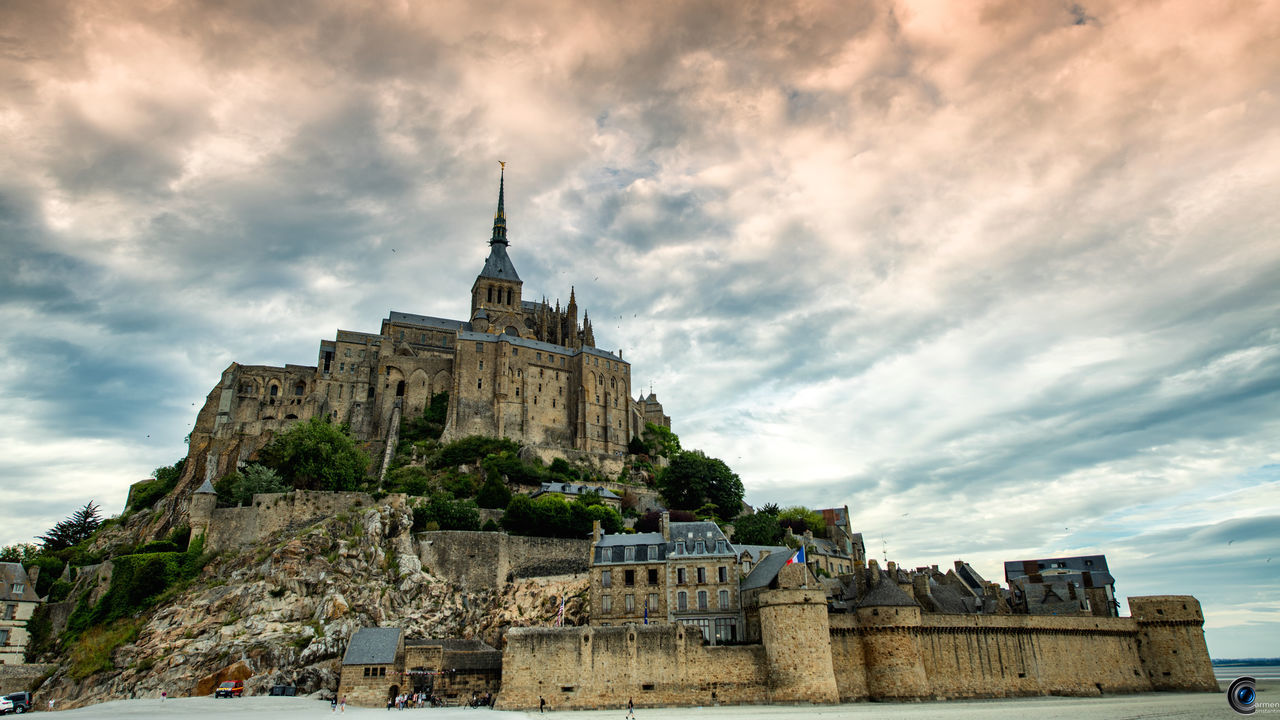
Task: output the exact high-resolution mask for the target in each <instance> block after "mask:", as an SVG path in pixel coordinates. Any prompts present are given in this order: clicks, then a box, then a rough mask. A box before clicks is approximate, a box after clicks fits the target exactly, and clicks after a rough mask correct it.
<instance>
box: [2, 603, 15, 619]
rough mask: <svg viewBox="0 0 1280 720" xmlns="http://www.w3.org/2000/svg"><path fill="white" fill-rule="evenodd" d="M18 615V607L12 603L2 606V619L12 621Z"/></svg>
mask: <svg viewBox="0 0 1280 720" xmlns="http://www.w3.org/2000/svg"><path fill="white" fill-rule="evenodd" d="M17 613H18V606H17V605H14V604H12V603H10V604H8V605H5V606H4V619H5V620H12V619H13V616H14V615H16V614H17Z"/></svg>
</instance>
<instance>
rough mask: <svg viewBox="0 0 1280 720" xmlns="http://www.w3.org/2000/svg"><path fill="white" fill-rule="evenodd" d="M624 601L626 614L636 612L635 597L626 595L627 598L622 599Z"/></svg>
mask: <svg viewBox="0 0 1280 720" xmlns="http://www.w3.org/2000/svg"><path fill="white" fill-rule="evenodd" d="M624 600H626V606H627V612H629V613H633V612H635V611H636V596H635V595H628V596H626V597H625V598H624Z"/></svg>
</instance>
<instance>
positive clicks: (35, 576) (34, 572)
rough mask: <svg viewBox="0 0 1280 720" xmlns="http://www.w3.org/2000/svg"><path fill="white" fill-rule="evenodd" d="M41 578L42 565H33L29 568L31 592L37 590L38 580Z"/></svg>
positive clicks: (28, 579)
mask: <svg viewBox="0 0 1280 720" xmlns="http://www.w3.org/2000/svg"><path fill="white" fill-rule="evenodd" d="M39 579H40V566H39V565H32V566H31V567H29V568H27V581H28V582H30V583H31V592H35V591H36V581H37V580H39Z"/></svg>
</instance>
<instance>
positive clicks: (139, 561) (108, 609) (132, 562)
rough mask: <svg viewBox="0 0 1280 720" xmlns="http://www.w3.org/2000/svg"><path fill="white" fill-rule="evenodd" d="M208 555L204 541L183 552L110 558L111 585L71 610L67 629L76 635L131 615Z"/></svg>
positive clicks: (200, 564) (199, 565) (193, 573)
mask: <svg viewBox="0 0 1280 720" xmlns="http://www.w3.org/2000/svg"><path fill="white" fill-rule="evenodd" d="M207 560H208V557H207V556H206V555H205V554H204V543H203V542H201V541H199V540H197V541H196V542H194V543H191V546H190V547H189V548H188V549H187V551H186V552H181V553H180V552H155V553H142V554H136V555H119V556H117V557H115V558H112V565H113V569H112V572H111V585H110V586H108V588H107V592H106V593H104V594H103V595H102V597H101V599H99V600H98V602H97V604H95V605H94V606H93V607H89V606H88V604H87V602H86V601H85V600H81V602H80V604H79V605H78V606H77V607H76V609H75V610H74V611H73V612H72V613H71V617H70V619H69V620H68V621H67V632H68V634H69V635H70V636H72V637H76V636H79V635H80V634H81V633H83V632H85V631H87V630H89V629H90V628H92V627H94V626H98V625H101V624H103V623H108V622H111V621H113V620H118V619H120V618H127V617H133V616H136V615H138V614H139V613H141V612H142V611H144V610H146V609H148V608H150V607H151V606H152V605H154V604H155V603H156V601H157V600H158V599H159V597H160V595H161V594H162V593H164V592H165V591H166V590H168V589H169V588H170V587H173V586H174V585H177V584H178V583H180V582H183V581H186V580H189V579H191V578H193V577H195V576H196V575H197V574H199V572H200V569H201V568H203V567H204V564H205V562H207Z"/></svg>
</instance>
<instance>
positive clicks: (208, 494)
mask: <svg viewBox="0 0 1280 720" xmlns="http://www.w3.org/2000/svg"><path fill="white" fill-rule="evenodd" d="M217 505H218V491H217V490H214V489H213V484H212V483H210V482H209V479H208V478H205V481H204V484H202V485H201V486H200V487H199V489H197V490H196V491H195V492H194V493H192V494H191V507H190V516H191V539H192V540H193V541H194V540H195V539H196V538H198V537H205V535H207V534H208V532H209V521H210V520H211V519H212V518H213V509H214V508H215V507H217Z"/></svg>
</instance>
